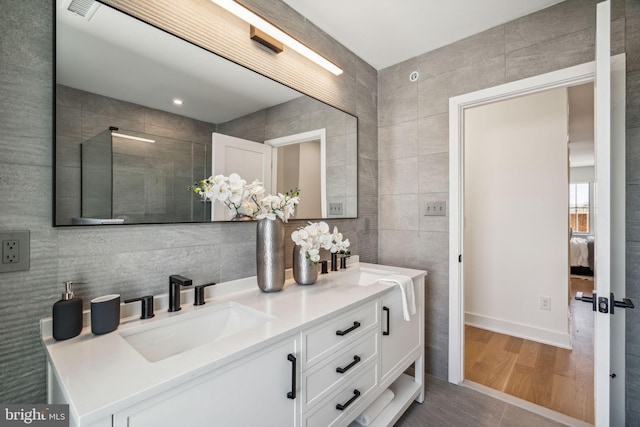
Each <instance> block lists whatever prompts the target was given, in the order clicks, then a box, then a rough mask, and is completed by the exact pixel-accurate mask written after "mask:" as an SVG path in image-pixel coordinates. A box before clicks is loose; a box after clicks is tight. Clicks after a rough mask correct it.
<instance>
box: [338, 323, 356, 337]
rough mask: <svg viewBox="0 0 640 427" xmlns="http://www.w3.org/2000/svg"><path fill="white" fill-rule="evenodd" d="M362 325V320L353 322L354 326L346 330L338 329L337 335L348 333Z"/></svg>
mask: <svg viewBox="0 0 640 427" xmlns="http://www.w3.org/2000/svg"><path fill="white" fill-rule="evenodd" d="M359 327H360V322H353V326H352V327H350V328H349V329H345V330H344V331H339V330H338V331H336V335H340V336H343V335H347V334H348V333H349V332H351V331H353V330H354V329H358V328H359Z"/></svg>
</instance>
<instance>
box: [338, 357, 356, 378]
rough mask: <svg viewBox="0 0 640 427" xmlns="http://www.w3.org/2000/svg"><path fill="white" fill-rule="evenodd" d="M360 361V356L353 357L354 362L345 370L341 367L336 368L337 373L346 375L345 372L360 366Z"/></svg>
mask: <svg viewBox="0 0 640 427" xmlns="http://www.w3.org/2000/svg"><path fill="white" fill-rule="evenodd" d="M359 361H360V356H353V362H351V363H349V364H348V365H347V366H345V367H344V368H341V367H337V368H336V372H338V373H339V374H344V373H345V372H347V371H348V370H349V369H351V368H353V367H354V366H356V365H357V364H358V362H359Z"/></svg>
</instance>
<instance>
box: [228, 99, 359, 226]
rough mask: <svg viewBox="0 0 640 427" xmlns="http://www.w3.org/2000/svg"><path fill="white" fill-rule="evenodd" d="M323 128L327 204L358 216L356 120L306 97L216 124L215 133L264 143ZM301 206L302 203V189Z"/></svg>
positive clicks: (352, 215) (344, 214) (347, 214)
mask: <svg viewBox="0 0 640 427" xmlns="http://www.w3.org/2000/svg"><path fill="white" fill-rule="evenodd" d="M321 128H324V129H325V130H326V137H327V140H326V147H325V148H326V156H327V157H326V162H327V165H326V173H327V180H326V181H327V183H326V185H327V188H326V191H327V203H342V206H343V207H344V209H343V211H342V212H343V213H342V215H329V216H328V217H329V218H340V217H342V218H353V217H356V216H357V215H358V210H357V207H358V206H357V205H358V203H357V197H358V188H357V183H358V177H357V163H358V157H357V154H358V153H357V149H358V147H357V142H356V141H357V132H358V129H357V119H356V118H354V117H353V116H350V115H348V114H346V113H344V112H343V111H340V110H337V109H335V108H333V107H331V106H329V105H327V104H324V103H322V102H320V101H318V100H316V99H313V98H311V97H308V96H303V97H299V98H296V99H294V100H291V101H288V102H284V103H282V104H279V105H276V106H274V107H269V108H266V109H264V110H260V111H258V112H256V113H253V114H249V115H247V116H244V117H240V118H237V119H235V120H231V121H229V122H226V123H219V124H218V132H220V133H224V134H226V135H231V136H235V137H238V138H244V139H248V140H250V141H265V140H269V139H274V138H281V137H283V136H289V135H295V134H297V133H302V132H307V131H311V130H316V129H321ZM301 190H302V193H301V195H302V198H301V200H302V203H304V188H302V189H301Z"/></svg>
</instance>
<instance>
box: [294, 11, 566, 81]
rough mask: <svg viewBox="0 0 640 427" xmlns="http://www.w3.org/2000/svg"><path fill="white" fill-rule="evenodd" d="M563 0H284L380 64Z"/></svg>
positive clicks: (362, 55) (388, 62) (351, 48)
mask: <svg viewBox="0 0 640 427" xmlns="http://www.w3.org/2000/svg"><path fill="white" fill-rule="evenodd" d="M560 1H561V0H321V1H318V0H284V2H285V3H287V4H288V5H289V6H291V7H292V8H294V9H295V10H296V11H298V12H299V13H301V14H302V15H304V16H305V17H306V18H307V19H308V20H309V21H311V22H313V23H314V24H315V25H317V26H318V27H320V28H322V29H323V30H324V31H326V32H327V33H328V34H329V35H331V36H332V37H333V38H334V39H336V40H338V41H339V42H340V43H341V44H343V45H344V46H346V47H347V48H349V49H350V50H351V51H352V52H353V53H355V54H356V55H358V56H359V57H360V58H362V59H363V60H365V61H366V62H367V63H369V64H370V65H371V66H373V67H374V68H376V69H378V70H381V69H383V68H387V67H389V66H391V65H394V64H397V63H399V62H402V61H404V60H406V59H409V58H413V57H414V56H418V55H420V54H422V53H425V52H428V51H431V50H434V49H437V48H439V47H442V46H446V45H448V44H450V43H453V42H455V41H457V40H461V39H463V38H465V37H468V36H471V35H473V34H476V33H479V32H481V31H484V30H487V29H489V28H492V27H495V26H497V25H500V24H504V23H505V22H509V21H511V20H514V19H516V18H519V17H521V16H525V15H528V14H530V13H532V12H535V11H537V10H540V9H544V8H546V7H549V6H551V5H553V4H556V3H560ZM329 59H331V58H329ZM338 65H340V64H338Z"/></svg>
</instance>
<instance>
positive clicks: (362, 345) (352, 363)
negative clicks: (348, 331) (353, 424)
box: [302, 331, 378, 411]
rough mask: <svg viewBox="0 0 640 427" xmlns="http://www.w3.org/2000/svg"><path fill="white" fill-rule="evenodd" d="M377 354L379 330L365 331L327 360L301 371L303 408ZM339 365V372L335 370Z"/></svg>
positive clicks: (360, 369)
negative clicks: (360, 337)
mask: <svg viewBox="0 0 640 427" xmlns="http://www.w3.org/2000/svg"><path fill="white" fill-rule="evenodd" d="M377 354H378V334H377V333H376V331H371V332H369V333H367V334H366V335H365V336H363V337H362V339H360V340H358V341H356V342H354V343H353V344H352V345H350V346H349V347H348V348H345V349H344V350H342V351H339V352H338V353H337V354H336V355H332V356H331V357H330V358H329V360H327V361H326V362H324V361H323V362H322V363H319V364H318V365H317V366H314V367H313V368H312V369H310V370H309V371H308V372H303V374H302V384H303V385H302V389H303V390H304V396H305V397H304V401H303V411H304V409H305V406H311V405H313V404H315V403H316V402H318V401H320V400H322V399H323V398H324V397H325V396H327V395H328V394H330V393H331V392H332V391H333V390H335V389H336V388H337V387H339V386H340V385H341V384H342V383H344V382H346V381H349V380H350V379H351V378H353V377H354V376H356V375H358V374H359V373H360V372H361V371H362V370H363V369H364V367H365V366H366V365H367V362H369V361H370V360H371V359H372V358H374V357H376V356H377ZM338 368H340V370H341V371H342V372H338Z"/></svg>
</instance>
